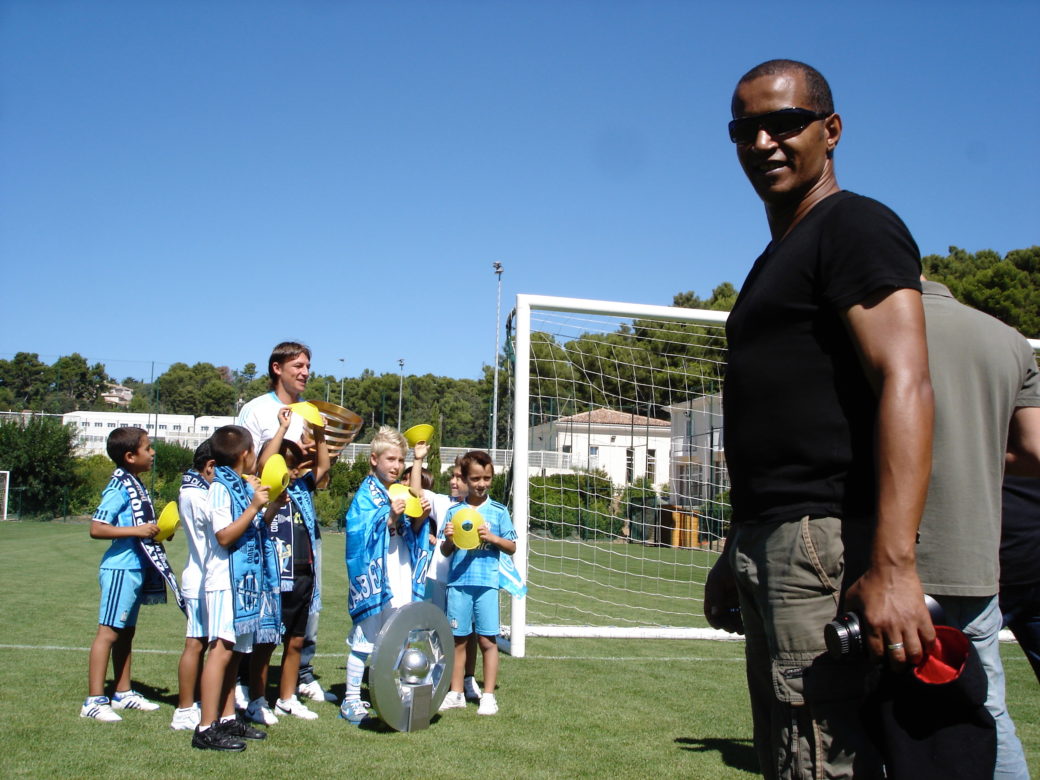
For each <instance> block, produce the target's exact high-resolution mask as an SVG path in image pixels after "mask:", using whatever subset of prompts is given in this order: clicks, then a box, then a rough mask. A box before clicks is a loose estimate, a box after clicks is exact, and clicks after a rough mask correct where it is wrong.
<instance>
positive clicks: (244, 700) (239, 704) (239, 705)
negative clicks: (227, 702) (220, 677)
mask: <svg viewBox="0 0 1040 780" xmlns="http://www.w3.org/2000/svg"><path fill="white" fill-rule="evenodd" d="M235 709H236V710H247V709H249V691H247V690H246V689H245V686H243V685H236V686H235Z"/></svg>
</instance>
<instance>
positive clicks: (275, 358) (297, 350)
mask: <svg viewBox="0 0 1040 780" xmlns="http://www.w3.org/2000/svg"><path fill="white" fill-rule="evenodd" d="M297 355H306V356H307V359H308V360H310V359H311V348H310V347H308V346H307V345H306V344H301V343H300V342H298V341H283V342H282V343H281V344H279V345H277V346H276V347H275V348H274V349H272V350H271V357H269V358H267V378H268V379H270V380H271V387H274V386H275V384H276V383H277V382H278V375H277V374H276V373H275V372H274V364H275V363H277V364H278V365H281V364H282V363H285V362H286V361H289V360H292V359H293V358H294V357H296V356H297Z"/></svg>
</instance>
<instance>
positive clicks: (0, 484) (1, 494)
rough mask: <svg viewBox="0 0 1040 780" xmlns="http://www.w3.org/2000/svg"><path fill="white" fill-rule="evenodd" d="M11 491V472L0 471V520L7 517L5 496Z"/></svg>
mask: <svg viewBox="0 0 1040 780" xmlns="http://www.w3.org/2000/svg"><path fill="white" fill-rule="evenodd" d="M10 492H11V472H10V471H0V522H3V521H4V520H6V519H7V496H8V494H9V493H10Z"/></svg>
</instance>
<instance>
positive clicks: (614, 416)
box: [530, 409, 671, 489]
mask: <svg viewBox="0 0 1040 780" xmlns="http://www.w3.org/2000/svg"><path fill="white" fill-rule="evenodd" d="M530 437H531V441H530V449H531V450H533V451H537V450H541V451H545V452H549V453H556V454H557V456H558V458H557V462H556V463H555V464H554V465H555V466H556V467H555V468H553V467H546V468H544V469H542V471H543V472H544V473H559V472H561V471H569V470H572V469H583V470H584V469H587V470H593V469H601V470H603V471H605V472H606V473H607V476H609V477H610V480H611V482H613V483H614V484H615V485H625V484H630V483H632V482H634V481H635V480H637V479H641V478H643V477H646V478H647V479H648V480H649V481H650V482H651V483H652V484H653V486H654V488H655V489H660V488H661V487H662V486H663V485H664V484H665V483H666V482H668V480H669V469H670V446H671V427H670V424H669V422H668V420H657V419H654V418H651V417H644V416H642V415H637V414H630V413H628V412H619V411H615V410H613V409H593V410H592V411H590V412H582V413H581V414H575V415H571V416H569V417H561V418H559V419H558V420H554V421H552V422H548V423H542V424H541V425H535V426H533V427H532V428H531V432H530ZM532 454H533V453H532ZM534 465H536V463H535V461H534V459H532V466H534Z"/></svg>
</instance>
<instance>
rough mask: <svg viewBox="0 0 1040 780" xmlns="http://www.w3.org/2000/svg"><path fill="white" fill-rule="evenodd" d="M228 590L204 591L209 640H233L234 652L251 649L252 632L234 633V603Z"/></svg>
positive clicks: (245, 651)
mask: <svg viewBox="0 0 1040 780" xmlns="http://www.w3.org/2000/svg"><path fill="white" fill-rule="evenodd" d="M232 598H233V597H232V594H231V591H230V590H210V591H206V612H207V615H208V618H209V621H208V626H209V640H210V641H211V642H212V641H213V640H214V639H223V640H224V641H225V642H234V643H235V647H234V648H233V649H234V651H235V652H236V653H251V652H252V651H253V632H252V631H250V632H249V633H248V634H236V633H235V604H234V602H233V601H232Z"/></svg>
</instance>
